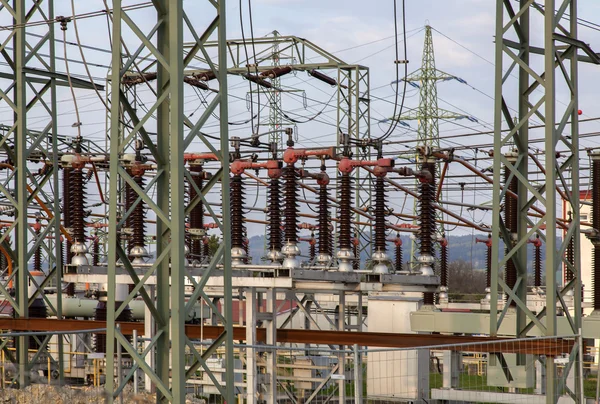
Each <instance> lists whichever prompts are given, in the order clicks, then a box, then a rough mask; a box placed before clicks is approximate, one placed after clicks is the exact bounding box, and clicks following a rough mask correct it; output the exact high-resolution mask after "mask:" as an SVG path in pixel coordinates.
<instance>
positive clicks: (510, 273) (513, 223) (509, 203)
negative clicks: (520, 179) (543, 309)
mask: <svg viewBox="0 0 600 404" xmlns="http://www.w3.org/2000/svg"><path fill="white" fill-rule="evenodd" d="M509 176H510V170H509V169H508V168H507V167H504V184H507V182H508V178H509ZM517 187H518V184H517V178H516V177H515V176H513V178H512V180H511V181H510V183H509V184H508V189H509V190H510V191H512V192H514V193H515V194H516V193H517V191H518V189H517ZM518 210H519V207H518V204H517V199H515V198H512V197H510V196H508V195H507V196H506V197H505V198H504V225H505V226H506V230H507V231H508V232H509V233H511V234H512V233H516V232H517V223H518ZM511 248H512V245H507V246H506V249H505V251H506V254H508V253H509V252H510V249H511ZM504 276H505V280H506V285H507V286H508V287H509V288H511V289H513V288H514V287H515V284H516V283H517V267H516V266H515V263H514V262H513V260H512V259H509V260H508V261H507V262H506V269H505V275H504ZM506 298H507V299H508V295H506ZM510 305H511V306H514V307H516V305H517V303H516V302H515V301H514V300H512V301H511V303H510Z"/></svg>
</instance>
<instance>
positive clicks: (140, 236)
mask: <svg viewBox="0 0 600 404" xmlns="http://www.w3.org/2000/svg"><path fill="white" fill-rule="evenodd" d="M133 181H134V182H135V183H136V185H137V186H138V187H140V188H141V189H144V187H145V182H146V181H145V180H144V177H143V171H142V172H138V173H136V174H135V175H134V176H133ZM132 192H133V195H134V197H135V200H137V199H138V198H139V196H138V194H137V193H136V192H135V191H134V190H133V189H132ZM135 200H134V201H133V203H135ZM129 217H130V218H131V242H130V245H131V248H130V249H129V257H130V259H132V262H131V263H132V264H134V265H136V264H138V265H139V264H143V263H144V262H145V260H144V259H145V258H146V257H147V256H148V251H146V240H145V235H146V209H145V207H144V202H143V200H140V201H139V202H138V204H137V205H135V208H133V212H131V215H130V216H129Z"/></svg>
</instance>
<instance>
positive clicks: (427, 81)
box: [393, 25, 474, 161]
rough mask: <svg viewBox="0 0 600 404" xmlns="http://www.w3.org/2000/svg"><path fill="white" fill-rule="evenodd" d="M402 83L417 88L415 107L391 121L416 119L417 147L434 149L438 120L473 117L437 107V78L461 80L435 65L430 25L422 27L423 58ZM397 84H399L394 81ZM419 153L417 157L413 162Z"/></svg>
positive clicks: (437, 139)
mask: <svg viewBox="0 0 600 404" xmlns="http://www.w3.org/2000/svg"><path fill="white" fill-rule="evenodd" d="M405 80H406V82H407V83H408V84H410V85H411V86H413V87H415V88H418V89H419V106H418V107H417V108H415V109H411V110H408V111H407V112H406V114H403V115H401V116H398V117H394V118H393V120H399V121H410V120H417V121H418V122H419V126H418V128H417V140H418V141H417V148H418V147H423V146H425V147H429V148H436V147H439V146H440V139H439V135H440V128H439V120H440V119H442V120H449V119H464V118H466V119H469V120H474V118H473V117H470V116H467V115H464V114H457V113H455V112H452V111H446V110H445V109H442V108H439V107H438V95H437V83H438V81H448V80H456V81H458V82H460V83H465V81H464V80H463V79H461V78H459V77H456V76H453V75H451V74H448V73H446V72H443V71H441V70H438V69H437V68H436V67H435V53H434V49H433V36H432V34H431V27H430V26H429V25H427V26H425V44H424V46H423V58H422V61H421V67H420V68H419V69H418V70H416V71H414V72H413V73H411V74H409V75H408V76H407V77H406V79H405ZM396 85H400V83H399V82H398V83H396ZM419 159H420V156H417V161H418V160H419Z"/></svg>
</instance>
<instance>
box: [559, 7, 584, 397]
mask: <svg viewBox="0 0 600 404" xmlns="http://www.w3.org/2000/svg"><path fill="white" fill-rule="evenodd" d="M577 4H578V2H577V0H571V1H570V3H569V16H570V17H569V21H570V26H569V30H570V31H571V32H570V34H571V37H573V38H579V21H578V10H577ZM575 52H577V51H575ZM569 70H570V73H571V75H570V80H568V84H569V87H570V89H571V104H572V110H571V116H570V120H571V148H572V150H573V151H574V153H577V155H578V153H579V98H578V93H579V61H578V60H577V58H575V57H572V58H571V59H570V66H569ZM570 174H571V181H570V184H571V192H570V194H569V196H570V197H571V201H570V203H569V205H570V206H569V208H570V210H571V214H572V216H571V218H572V219H574V220H570V221H569V228H570V230H571V231H572V232H571V233H572V234H571V237H570V238H569V237H565V240H563V244H564V245H565V246H566V247H564V248H565V249H568V248H569V247H571V248H573V254H571V257H567V259H565V260H564V261H565V262H566V263H570V264H571V267H570V268H567V271H571V274H572V276H571V283H572V285H568V284H567V285H565V286H564V288H563V291H562V292H565V293H566V291H568V290H569V289H568V288H569V287H571V289H570V290H572V291H573V313H574V320H573V324H571V326H572V330H573V331H575V330H577V332H578V333H580V334H581V329H582V324H581V323H582V320H581V314H582V313H583V311H582V308H581V305H582V299H583V292H582V285H581V228H580V226H579V221H580V220H581V212H580V210H581V209H580V207H581V206H580V190H579V159H578V158H575V159H573V161H572V163H571V171H570ZM574 221H576V223H575V224H573V222H574ZM566 265H569V264H566ZM562 292H561V293H562ZM581 337H582V336H581V335H580V338H578V339H577V342H578V344H581V342H582V339H581ZM573 349H578V350H577V353H578V355H577V357H576V359H575V363H574V364H573V366H574V368H575V380H583V373H582V366H581V364H582V362H583V357H582V356H581V351H582V349H583V347H581V346H579V347H578V348H573ZM580 388H581V384H580V383H577V389H576V390H579V389H580ZM583 394H584V392H583V391H576V396H577V397H583Z"/></svg>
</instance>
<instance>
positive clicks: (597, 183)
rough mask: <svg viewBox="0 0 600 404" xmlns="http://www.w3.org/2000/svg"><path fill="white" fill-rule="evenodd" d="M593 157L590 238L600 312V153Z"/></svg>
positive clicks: (594, 289)
mask: <svg viewBox="0 0 600 404" xmlns="http://www.w3.org/2000/svg"><path fill="white" fill-rule="evenodd" d="M591 157H592V227H593V228H594V232H595V235H594V237H590V239H591V241H592V244H593V246H594V253H593V257H592V289H593V292H592V293H593V295H592V296H593V302H594V311H596V310H600V153H598V152H596V153H593V154H592V155H591Z"/></svg>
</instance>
